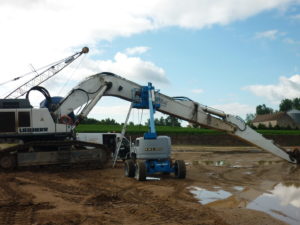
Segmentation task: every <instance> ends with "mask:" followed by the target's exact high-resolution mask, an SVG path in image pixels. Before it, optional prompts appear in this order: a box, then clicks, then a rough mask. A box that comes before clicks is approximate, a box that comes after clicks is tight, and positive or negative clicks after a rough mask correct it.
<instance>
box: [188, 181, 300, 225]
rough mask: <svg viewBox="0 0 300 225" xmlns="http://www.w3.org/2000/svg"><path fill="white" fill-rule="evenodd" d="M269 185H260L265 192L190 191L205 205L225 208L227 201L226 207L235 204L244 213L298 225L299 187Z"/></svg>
mask: <svg viewBox="0 0 300 225" xmlns="http://www.w3.org/2000/svg"><path fill="white" fill-rule="evenodd" d="M266 184H267V185H266ZM271 184H272V182H269V183H268V182H266V183H265V184H264V185H261V186H267V187H268V188H267V189H265V191H262V190H261V189H259V190H256V189H252V188H247V187H242V186H233V187H230V188H227V189H229V190H232V191H225V190H222V189H221V188H214V189H216V190H214V191H209V190H206V189H204V188H201V187H190V192H191V193H192V194H193V195H194V196H195V197H196V198H197V199H198V201H199V202H200V203H201V204H204V205H205V204H209V203H212V202H214V206H218V201H219V202H220V205H221V204H222V205H223V206H224V201H225V202H226V200H227V201H228V205H229V204H230V203H232V202H234V203H236V207H241V206H242V207H244V208H247V209H253V210H258V211H262V212H265V213H267V214H269V215H271V216H273V217H274V218H277V219H279V220H282V221H284V222H286V223H288V224H291V225H299V224H300V185H299V184H298V185H297V184H292V183H291V184H283V183H279V184H272V185H271ZM231 196H232V197H231ZM229 197H231V198H229ZM220 200H223V201H220ZM230 206H232V204H230Z"/></svg>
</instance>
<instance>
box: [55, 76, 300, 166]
mask: <svg viewBox="0 0 300 225" xmlns="http://www.w3.org/2000/svg"><path fill="white" fill-rule="evenodd" d="M140 89H141V86H140V85H138V84H136V83H134V82H132V81H129V80H126V79H124V78H122V77H120V76H117V75H115V74H112V73H107V72H104V73H99V74H96V75H93V76H90V77H88V78H87V79H85V80H84V81H82V82H81V83H80V84H79V85H78V86H77V87H75V88H74V89H73V90H72V91H71V92H70V93H69V94H68V95H67V96H66V98H65V99H64V100H63V101H62V102H61V103H60V105H59V106H58V108H57V109H56V111H55V112H54V113H55V114H56V116H58V117H61V116H62V115H68V114H69V113H70V112H72V111H73V110H75V109H77V108H79V107H82V106H83V105H85V107H84V108H83V110H82V111H81V113H80V114H79V116H78V120H77V121H76V123H75V126H76V125H77V124H78V123H79V122H80V120H82V119H83V118H84V117H86V116H87V114H88V113H89V112H90V110H91V109H92V108H93V107H94V106H95V105H96V103H97V102H98V101H99V100H100V98H101V97H102V96H115V97H118V98H121V99H124V100H127V101H129V102H134V96H135V95H136V94H138V93H133V91H132V90H140ZM158 97H159V98H160V108H158V109H157V110H158V111H160V112H162V113H165V114H168V115H172V116H175V117H178V118H180V119H182V120H186V121H189V122H191V123H194V124H198V125H201V126H204V127H207V128H212V129H216V130H220V131H225V132H227V133H228V134H230V135H232V136H235V137H238V138H240V139H242V140H244V141H246V142H248V143H250V144H252V145H254V146H257V147H258V148H260V149H263V150H266V151H268V152H271V153H272V154H274V155H276V156H278V157H280V158H283V159H285V160H287V161H289V162H291V163H300V156H299V152H298V151H294V152H288V151H286V150H285V149H283V148H281V147H279V146H277V145H276V144H274V143H273V141H272V140H268V139H266V138H264V137H263V136H262V135H261V134H259V133H257V132H256V131H255V130H253V129H251V128H250V127H249V126H247V125H246V124H245V122H244V121H243V120H242V119H240V118H239V117H236V116H233V115H230V114H226V113H224V112H223V111H220V110H217V109H213V108H210V107H207V106H204V105H201V104H199V103H197V102H194V101H191V100H189V99H187V98H178V97H176V98H172V97H168V96H166V95H163V94H160V93H159V94H158Z"/></svg>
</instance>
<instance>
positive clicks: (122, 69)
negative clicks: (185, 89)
mask: <svg viewBox="0 0 300 225" xmlns="http://www.w3.org/2000/svg"><path fill="white" fill-rule="evenodd" d="M85 64H86V69H87V71H88V70H89V71H90V72H86V73H85V74H89V75H91V74H95V73H99V72H112V73H115V74H118V75H120V76H123V77H125V78H126V79H129V80H132V81H135V82H148V81H151V82H155V83H160V84H168V83H169V80H168V78H167V76H166V75H165V71H164V70H163V69H162V68H160V67H158V66H156V65H155V64H154V63H153V62H150V61H144V60H143V59H141V58H139V57H131V56H127V55H126V54H124V53H121V52H118V53H117V54H116V55H115V56H114V60H89V61H87V62H86V63H85ZM81 74H83V73H81ZM78 78H80V79H82V76H80V77H78Z"/></svg>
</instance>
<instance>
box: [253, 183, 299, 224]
mask: <svg viewBox="0 0 300 225" xmlns="http://www.w3.org/2000/svg"><path fill="white" fill-rule="evenodd" d="M247 208H248V209H255V210H259V211H263V212H266V213H268V214H270V215H271V216H273V217H275V218H277V219H280V220H283V221H285V222H286V223H288V224H293V225H298V224H300V188H299V187H296V186H295V185H288V186H287V185H284V184H282V183H280V184H278V185H276V186H275V187H274V189H273V190H271V191H270V192H269V193H264V194H262V195H261V196H259V197H258V198H256V199H255V200H253V201H252V202H250V203H249V204H248V205H247Z"/></svg>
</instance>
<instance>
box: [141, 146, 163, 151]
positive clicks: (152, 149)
mask: <svg viewBox="0 0 300 225" xmlns="http://www.w3.org/2000/svg"><path fill="white" fill-rule="evenodd" d="M161 150H162V148H155V147H153V148H145V151H161Z"/></svg>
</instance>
